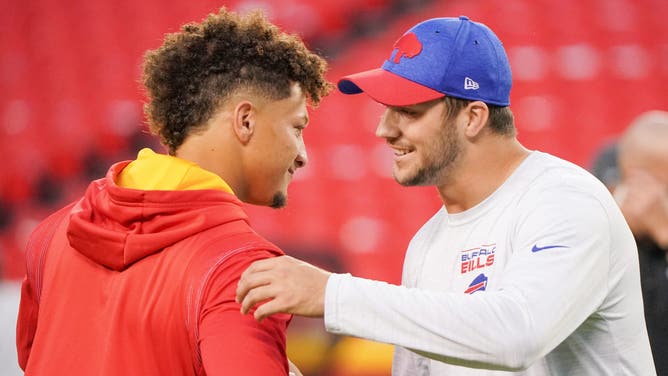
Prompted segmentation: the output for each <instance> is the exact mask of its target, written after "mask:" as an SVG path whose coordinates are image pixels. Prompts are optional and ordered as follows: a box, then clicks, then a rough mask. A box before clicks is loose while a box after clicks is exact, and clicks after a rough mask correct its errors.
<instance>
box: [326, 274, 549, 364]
mask: <svg viewBox="0 0 668 376" xmlns="http://www.w3.org/2000/svg"><path fill="white" fill-rule="evenodd" d="M486 295H487V296H486V297H487V298H489V297H492V295H491V294H486ZM522 299H523V298H522V297H521V296H519V295H518V296H511V294H494V295H493V298H492V300H494V302H490V299H485V297H483V295H479V296H471V295H464V294H449V293H442V292H435V291H425V290H418V289H408V288H405V287H403V286H394V285H389V284H386V283H383V282H377V281H369V280H364V279H360V278H354V277H350V276H347V275H333V276H332V277H331V278H330V280H329V282H328V286H327V294H326V305H325V325H326V327H327V330H328V331H330V332H333V333H338V334H346V335H353V336H358V337H362V338H367V339H370V340H374V341H379V342H385V343H392V344H395V345H399V346H402V347H406V348H410V349H413V350H417V351H419V352H420V353H422V354H423V355H426V356H428V357H431V358H435V359H439V360H443V361H446V362H448V363H452V364H461V365H467V366H473V367H483V368H489V369H501V370H521V369H525V368H527V367H528V366H529V365H531V364H532V363H533V362H534V360H535V359H537V358H538V357H539V356H540V355H541V354H542V353H544V352H545V351H544V349H543V348H541V347H540V346H539V345H538V341H536V340H535V338H533V333H535V330H533V328H532V327H531V323H532V321H533V320H532V319H531V318H530V317H529V316H528V312H527V311H525V310H523V306H525V302H522Z"/></svg>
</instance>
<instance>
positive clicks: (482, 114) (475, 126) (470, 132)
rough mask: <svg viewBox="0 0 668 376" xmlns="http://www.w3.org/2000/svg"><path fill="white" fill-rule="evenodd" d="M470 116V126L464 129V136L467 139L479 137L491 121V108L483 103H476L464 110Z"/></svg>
mask: <svg viewBox="0 0 668 376" xmlns="http://www.w3.org/2000/svg"><path fill="white" fill-rule="evenodd" d="M464 111H466V114H467V115H468V124H466V127H465V128H464V134H465V135H466V136H467V137H470V138H474V137H477V136H478V135H479V134H480V132H481V131H482V129H483V128H484V127H485V125H486V124H487V119H489V107H487V104H486V103H485V102H482V101H474V102H471V103H469V105H468V106H467V107H466V109H465V110H464Z"/></svg>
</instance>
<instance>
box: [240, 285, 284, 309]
mask: <svg viewBox="0 0 668 376" xmlns="http://www.w3.org/2000/svg"><path fill="white" fill-rule="evenodd" d="M275 297H276V294H275V293H274V289H273V288H272V286H271V285H264V286H261V287H255V288H252V289H251V290H250V291H249V292H248V293H247V294H246V295H245V296H244V298H243V299H242V300H241V313H242V314H244V315H245V314H247V313H248V312H250V310H251V309H253V307H255V306H256V305H258V304H260V303H262V302H268V301H271V300H272V299H274V298H275ZM265 304H267V303H265Z"/></svg>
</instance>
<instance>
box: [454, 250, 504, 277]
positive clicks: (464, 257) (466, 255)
mask: <svg viewBox="0 0 668 376" xmlns="http://www.w3.org/2000/svg"><path fill="white" fill-rule="evenodd" d="M494 253H496V244H483V245H481V246H480V247H475V248H470V249H466V250H463V251H462V252H461V254H460V256H459V261H460V269H459V271H460V273H461V274H466V273H468V272H472V271H474V270H478V269H482V268H487V267H490V266H492V265H494Z"/></svg>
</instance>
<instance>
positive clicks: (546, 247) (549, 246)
mask: <svg viewBox="0 0 668 376" xmlns="http://www.w3.org/2000/svg"><path fill="white" fill-rule="evenodd" d="M552 248H568V247H567V246H565V245H547V246H545V247H539V246H538V244H534V245H533V248H531V252H534V253H536V252H540V251H544V250H546V249H552Z"/></svg>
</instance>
